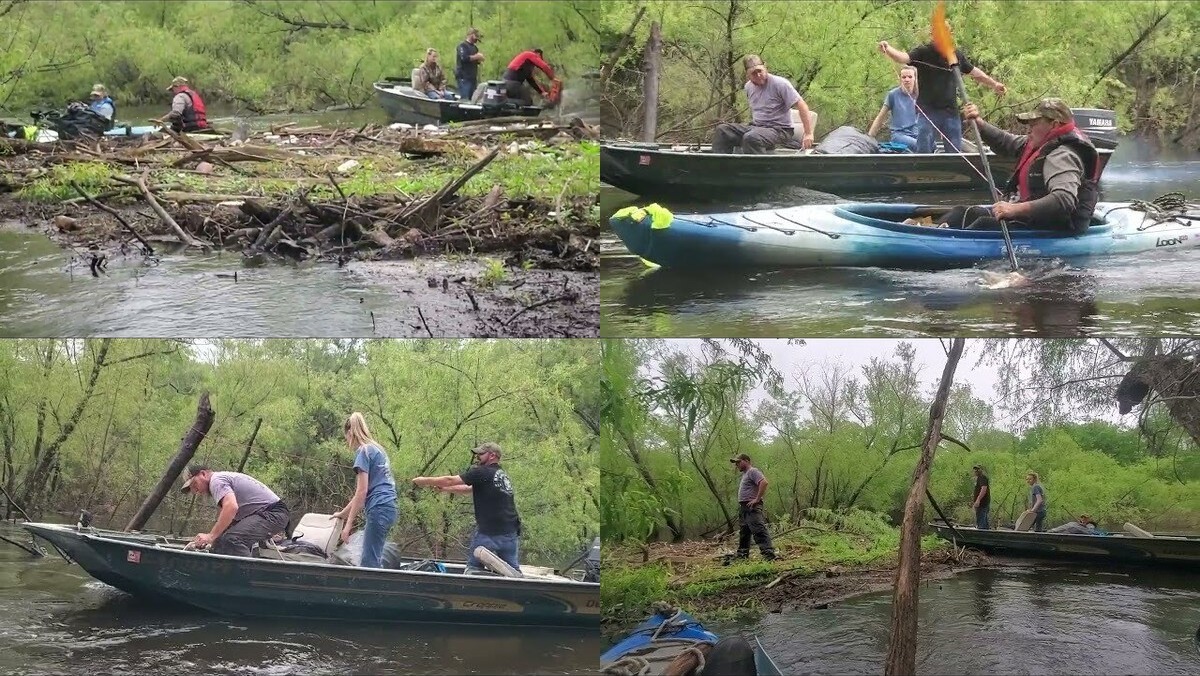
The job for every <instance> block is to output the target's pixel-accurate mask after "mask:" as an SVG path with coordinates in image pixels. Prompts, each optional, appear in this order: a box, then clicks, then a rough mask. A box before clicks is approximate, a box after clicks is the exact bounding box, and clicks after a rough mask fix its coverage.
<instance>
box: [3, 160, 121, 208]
mask: <svg viewBox="0 0 1200 676" xmlns="http://www.w3.org/2000/svg"><path fill="white" fill-rule="evenodd" d="M116 175H117V171H116V169H114V168H113V167H112V166H110V165H108V164H105V163H103V162H68V163H64V164H56V165H54V166H52V167H50V171H49V173H47V174H46V175H45V176H42V177H41V178H38V179H37V180H35V181H34V182H33V183H30V184H29V185H26V186H25V187H23V188H21V189H20V190H19V191H17V195H18V196H19V197H21V198H23V199H28V200H36V201H38V202H59V201H62V200H65V199H71V198H72V197H78V196H79V194H78V193H76V192H75V189H74V188H72V187H71V183H72V182H74V183H77V184H79V187H81V188H83V189H84V190H85V191H87V192H88V194H92V195H94V194H96V193H98V192H102V191H104V190H107V189H108V188H109V187H110V181H111V180H112V177H113V176H116Z"/></svg>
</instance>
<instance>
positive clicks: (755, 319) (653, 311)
mask: <svg viewBox="0 0 1200 676" xmlns="http://www.w3.org/2000/svg"><path fill="white" fill-rule="evenodd" d="M1145 152H1146V151H1145V149H1143V148H1138V147H1137V146H1135V145H1134V144H1132V143H1129V144H1125V145H1123V146H1122V147H1121V148H1119V149H1118V153H1117V155H1116V156H1114V158H1113V162H1112V163H1110V165H1109V167H1108V168H1107V169H1106V170H1105V174H1104V180H1103V182H1102V185H1101V188H1102V189H1103V191H1104V196H1103V199H1105V200H1109V201H1124V200H1130V199H1152V198H1154V197H1157V196H1158V195H1161V194H1163V193H1165V192H1169V191H1172V190H1179V191H1183V192H1184V193H1185V194H1186V195H1187V196H1188V197H1189V198H1190V199H1197V198H1200V193H1198V191H1197V190H1196V188H1197V186H1198V185H1200V160H1198V159H1197V158H1194V157H1187V158H1183V159H1165V160H1155V159H1149V160H1146V159H1139V158H1138V157H1137V155H1138V154H1139V153H1145ZM853 197H854V199H855V200H877V201H891V202H894V201H915V202H922V203H932V204H938V203H942V204H950V203H956V202H961V201H963V200H964V199H975V200H981V199H986V196H979V195H975V196H971V195H966V196H964V195H963V194H961V193H958V194H955V193H950V194H938V193H921V194H908V195H896V194H867V195H854V196H853ZM630 199H634V198H632V196H630V195H628V194H627V193H622V192H621V191H616V190H607V191H604V192H602V195H601V210H602V214H603V216H602V218H604V219H607V218H608V216H609V215H611V213H612V212H613V211H615V210H616V209H618V208H620V207H621V206H624V205H625V204H626V203H628V202H629V200H630ZM635 201H637V202H638V203H641V202H642V200H635ZM839 201H848V200H845V199H843V198H840V197H838V196H836V195H830V194H828V193H817V192H814V191H811V190H803V189H790V190H784V191H781V192H777V193H773V194H767V195H758V196H754V197H752V198H751V199H748V200H745V201H743V202H741V203H733V204H717V205H697V204H671V203H669V202H668V203H666V204H665V206H668V207H669V208H675V209H677V210H682V211H728V210H738V209H766V208H775V207H781V206H790V205H795V204H811V203H829V202H839ZM1198 234H1200V233H1198ZM1198 253H1200V252H1197V251H1196V250H1194V249H1192V250H1173V251H1161V252H1160V251H1156V252H1152V253H1147V254H1144V255H1140V256H1136V257H1127V258H1119V257H1113V258H1102V259H1094V260H1091V261H1088V262H1086V263H1085V264H1078V265H1076V264H1072V265H1068V266H1066V268H1065V269H1063V270H1060V271H1057V272H1056V273H1055V274H1053V275H1051V276H1050V277H1048V278H1046V279H1044V280H1042V282H1041V283H1038V284H1034V285H1033V286H1031V287H1029V288H1023V289H1005V290H989V289H985V288H982V287H981V286H980V284H979V282H980V279H981V275H980V273H979V271H977V270H971V269H962V270H948V271H939V272H904V271H894V270H883V269H880V268H856V269H851V268H824V269H807V270H803V269H800V270H731V271H713V272H706V273H705V274H703V275H697V274H694V273H687V272H674V271H669V270H655V271H650V270H648V269H647V268H646V267H645V266H643V265H642V264H641V263H640V261H638V260H637V258H636V257H634V256H632V255H630V254H629V253H628V251H627V250H626V249H625V247H624V246H623V245H622V244H621V242H620V241H619V240H618V239H617V238H616V237H615V235H612V234H611V232H609V233H608V236H607V237H606V239H605V240H604V241H603V242H602V268H603V271H602V274H601V333H602V335H606V336H651V335H655V336H670V335H674V336H757V337H769V336H808V337H820V336H848V337H854V336H878V337H911V336H922V335H966V336H1017V335H1029V336H1047V337H1060V336H1086V335H1129V336H1133V335H1145V334H1147V333H1154V334H1165V335H1194V334H1196V333H1200V274H1197V269H1198V268H1200V256H1198V255H1197V254H1198ZM1027 263H1028V262H1027ZM998 265H999V266H1000V267H998V268H995V269H1000V268H1002V267H1004V264H1003V263H999V264H998Z"/></svg>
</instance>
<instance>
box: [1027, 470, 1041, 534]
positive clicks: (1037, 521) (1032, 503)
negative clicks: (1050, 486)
mask: <svg viewBox="0 0 1200 676" xmlns="http://www.w3.org/2000/svg"><path fill="white" fill-rule="evenodd" d="M1025 483H1027V484H1029V503H1028V504H1029V509H1028V510H1026V511H1027V512H1033V515H1034V517H1033V529H1032V530H1034V531H1037V532H1038V533H1040V532H1042V530H1043V529H1044V527H1045V526H1044V522H1045V521H1046V489H1045V488H1042V484H1041V483H1040V482H1039V481H1038V474H1037V472H1030V473H1028V474H1026V475H1025Z"/></svg>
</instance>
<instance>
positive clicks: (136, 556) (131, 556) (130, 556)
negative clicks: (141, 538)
mask: <svg viewBox="0 0 1200 676" xmlns="http://www.w3.org/2000/svg"><path fill="white" fill-rule="evenodd" d="M125 560H126V561H128V562H129V563H141V562H142V553H141V552H139V551H138V550H136V549H131V550H129V553H127V554H126V555H125Z"/></svg>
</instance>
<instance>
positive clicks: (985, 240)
mask: <svg viewBox="0 0 1200 676" xmlns="http://www.w3.org/2000/svg"><path fill="white" fill-rule="evenodd" d="M1189 206H1190V211H1187V212H1183V213H1179V214H1175V215H1173V216H1170V217H1160V216H1152V215H1150V214H1148V213H1146V212H1145V211H1139V210H1137V209H1134V208H1132V207H1133V205H1132V204H1131V203H1128V202H1101V203H1100V204H1098V205H1097V206H1096V217H1095V218H1094V219H1093V225H1092V227H1091V228H1089V229H1088V230H1087V232H1085V233H1083V234H1081V235H1062V234H1061V233H1059V232H1053V231H1047V230H1030V229H1013V230H1010V232H1011V234H1012V239H1013V248H1014V249H1015V250H1016V254H1017V257H1018V258H1020V259H1022V260H1024V259H1029V258H1075V259H1078V258H1091V257H1096V256H1112V255H1128V254H1137V253H1144V252H1148V251H1156V250H1161V249H1179V248H1185V247H1194V246H1197V245H1200V205H1194V204H1193V205H1189ZM947 209H948V208H947V207H945V206H941V207H937V206H920V205H915V204H879V203H855V204H815V205H806V206H797V207H787V208H782V209H764V210H760V211H735V212H729V213H717V214H679V215H675V214H671V213H670V212H669V211H667V210H666V209H663V208H662V207H659V206H658V205H651V206H649V207H646V208H644V209H638V208H633V207H629V208H626V209H622V210H621V211H618V212H617V213H616V214H614V215H613V217H612V218H610V219H609V224H610V225H611V226H612V229H613V231H614V232H616V234H617V236H618V237H620V238H621V241H622V242H624V243H625V246H626V247H627V248H628V249H629V251H630V252H632V253H633V254H635V255H637V256H640V257H641V258H642V259H643V260H644V261H646V262H648V263H651V264H654V265H658V266H662V267H664V268H699V269H706V270H711V269H714V268H738V267H743V268H785V267H884V268H897V269H908V270H930V269H946V268H957V267H970V266H972V265H975V264H976V263H980V262H984V261H990V260H1005V259H1006V258H1007V256H1008V253H1007V250H1006V248H1005V244H1004V237H1003V235H1002V234H1001V233H1000V231H979V230H958V229H950V228H937V227H931V226H923V225H905V224H904V223H903V221H904V220H906V219H910V218H914V217H915V218H920V217H921V216H925V215H939V216H940V215H941V214H942V213H944V212H945V211H947Z"/></svg>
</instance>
